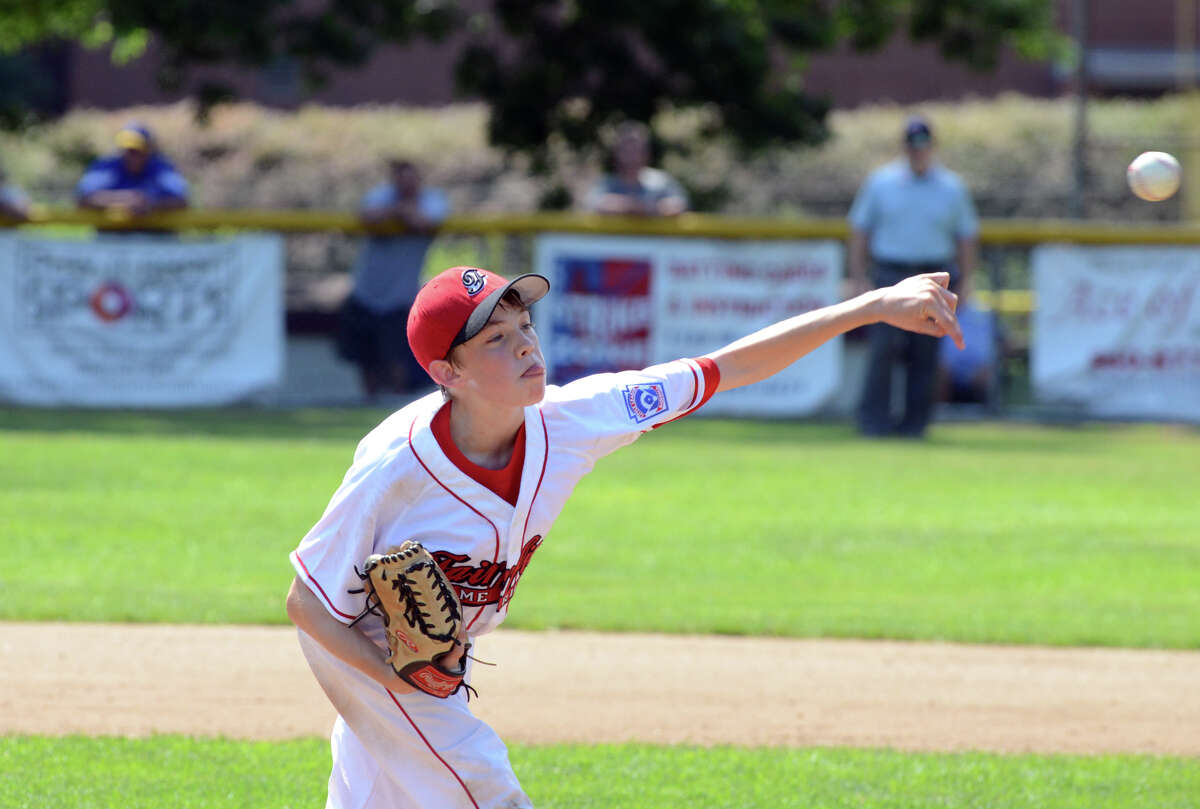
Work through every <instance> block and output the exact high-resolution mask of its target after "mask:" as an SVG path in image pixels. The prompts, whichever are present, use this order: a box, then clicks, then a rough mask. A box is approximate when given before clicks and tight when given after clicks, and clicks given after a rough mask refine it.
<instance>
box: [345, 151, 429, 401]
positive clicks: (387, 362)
mask: <svg viewBox="0 0 1200 809" xmlns="http://www.w3.org/2000/svg"><path fill="white" fill-rule="evenodd" d="M388 168H389V171H390V174H391V178H390V180H389V181H388V182H386V183H382V184H380V185H378V186H376V187H374V188H372V189H371V190H370V191H368V192H367V194H366V196H365V197H363V201H362V206H361V208H360V212H359V213H360V215H361V217H362V220H363V222H365V223H366V224H368V225H377V226H380V227H387V226H389V225H390V226H393V227H400V228H403V232H402V233H399V234H390V235H387V234H383V233H381V234H379V235H372V236H369V237H367V239H366V241H365V243H364V244H363V248H362V252H361V253H360V254H359V258H358V265H357V266H356V267H355V272H354V288H353V289H352V290H351V292H350V295H349V297H348V298H347V299H346V302H345V304H344V305H343V307H342V313H341V323H340V328H339V333H338V353H339V354H340V355H341V356H342V357H343V358H344V359H346V360H349V361H350V362H353V363H355V364H356V365H358V367H359V370H360V374H361V378H362V386H363V391H364V393H366V395H367V397H368V398H375V397H377V396H379V395H386V394H396V393H406V392H410V391H412V390H413V389H414V388H416V387H418V386H419V385H420V384H421V383H423V382H424V381H425V379H426V376H425V372H424V371H423V370H422V369H421V367H420V365H418V364H417V361H416V359H415V358H414V357H413V355H412V350H411V349H410V348H409V346H408V337H407V333H406V327H407V323H408V310H409V308H410V307H411V306H412V302H413V300H414V299H415V298H416V297H417V290H418V289H419V288H420V286H421V269H422V268H423V267H424V265H425V254H426V253H427V252H428V251H429V246H430V245H431V244H432V243H433V233H434V231H435V230H436V229H437V227H438V226H439V225H440V224H441V223H442V221H443V220H445V218H446V217H447V216H448V215H449V213H450V204H449V202H448V201H447V199H446V195H445V194H444V193H442V192H441V191H440V190H438V189H436V188H428V187H425V186H424V185H423V184H422V179H421V173H420V171H419V170H418V169H417V167H416V166H415V165H414V164H413V163H412V162H410V161H408V160H392V161H390V162H389V164H388Z"/></svg>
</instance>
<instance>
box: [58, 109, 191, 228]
mask: <svg viewBox="0 0 1200 809" xmlns="http://www.w3.org/2000/svg"><path fill="white" fill-rule="evenodd" d="M116 141H117V146H118V147H119V148H120V151H118V152H117V153H116V154H111V155H107V156H105V157H101V158H98V159H96V160H94V161H92V163H91V165H89V166H88V167H87V171H85V172H84V174H83V176H82V177H81V178H80V179H79V183H78V184H77V185H76V186H75V198H76V200H77V202H78V204H79V207H81V208H91V209H95V210H107V211H122V212H124V213H126V214H128V215H130V216H143V215H145V214H149V213H154V212H156V211H172V210H178V209H180V208H186V207H187V205H188V183H187V180H185V179H184V177H183V175H182V174H180V173H179V172H178V171H177V170H176V168H175V166H174V165H172V164H171V161H170V160H168V159H167V158H166V157H164V156H163V155H162V153H161V152H159V150H158V145H157V143H156V142H155V139H154V136H153V134H151V132H150V130H149V129H148V128H147V127H145V126H143V125H141V124H136V123H131V124H128V125H126V126H125V128H123V129H122V130H121V131H120V132H118V133H117V137H116Z"/></svg>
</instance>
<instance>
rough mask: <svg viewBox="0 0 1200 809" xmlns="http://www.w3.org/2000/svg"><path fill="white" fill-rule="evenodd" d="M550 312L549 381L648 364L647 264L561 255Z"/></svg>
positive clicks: (649, 305)
mask: <svg viewBox="0 0 1200 809" xmlns="http://www.w3.org/2000/svg"><path fill="white" fill-rule="evenodd" d="M556 264H557V266H556V274H555V285H556V286H557V288H558V289H559V290H561V292H560V293H559V295H558V298H557V300H556V302H555V308H554V310H553V311H551V312H550V317H551V321H550V329H551V331H552V332H553V334H552V339H553V341H554V345H555V347H556V355H555V361H554V366H553V376H554V381H555V382H558V383H562V382H570V381H571V380H573V379H578V378H579V377H581V376H587V375H588V374H598V373H605V372H608V371H625V370H629V369H631V368H645V367H646V366H647V365H649V364H650V362H651V361H650V322H651V320H652V318H653V312H652V307H651V302H650V262H649V261H646V260H643V259H630V258H598V257H594V256H586V257H582V256H569V255H568V256H561V257H559V259H558V261H557V262H556Z"/></svg>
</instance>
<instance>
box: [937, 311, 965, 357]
mask: <svg viewBox="0 0 1200 809" xmlns="http://www.w3.org/2000/svg"><path fill="white" fill-rule="evenodd" d="M937 304H940V305H937ZM937 304H935V305H934V306H932V307H930V311H929V319H930V320H932V321H933V322H934V323H936V324H937V325H938V327H939V328H940V329H941V330H942V333H943V334H948V335H950V339H952V340H953V341H954V345H956V346H958V348H959V350H960V351H961V350H962V349H963V348H965V347H966V342H965V341H964V340H963V334H962V329H961V328H960V327H959V325H958V318H956V317H955V316H954V312H953V310H951V309H950V308H949V307H948V306H946V305H945V303H944V302H942V301H938V302H937Z"/></svg>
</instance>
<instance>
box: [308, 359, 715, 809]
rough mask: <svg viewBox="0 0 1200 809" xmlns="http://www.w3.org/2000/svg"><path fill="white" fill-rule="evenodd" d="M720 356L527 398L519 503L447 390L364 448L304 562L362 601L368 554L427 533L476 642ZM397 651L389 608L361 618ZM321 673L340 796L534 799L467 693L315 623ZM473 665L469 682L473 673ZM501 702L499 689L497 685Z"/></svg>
mask: <svg viewBox="0 0 1200 809" xmlns="http://www.w3.org/2000/svg"><path fill="white" fill-rule="evenodd" d="M718 383H719V372H718V371H717V367H716V364H715V363H714V362H712V360H709V359H700V360H677V361H675V362H670V363H665V364H663V365H658V366H653V367H651V368H647V369H645V370H644V371H625V372H621V373H617V374H598V375H595V376H590V377H586V378H584V379H580V380H578V381H576V382H572V383H570V384H568V385H565V386H562V387H556V386H550V387H547V389H546V395H545V397H544V399H543V400H542V401H541V402H540V403H538V404H536V405H531V406H529V407H527V408H525V442H526V444H525V461H524V466H523V468H522V470H521V482H520V493H519V495H518V497H517V502H516V505H515V506H514V505H512V504H510V503H509V502H507V501H505V500H504V499H503V498H501V497H500V496H499V495H497V494H496V493H495V492H493V491H492V490H490V489H489V488H487V487H486V486H484V485H482V484H481V483H479V482H477V481H476V480H474V479H473V478H471V477H470V476H469V475H467V474H466V473H464V472H463V471H462V470H460V469H459V468H458V467H457V466H456V465H455V464H454V463H453V462H452V461H451V460H450V459H449V458H448V457H447V456H446V455H445V453H444V452H443V451H442V449H441V446H440V445H439V443H438V441H437V438H436V437H435V436H434V434H433V431H432V429H431V427H430V424H431V422H432V420H433V416H434V415H435V414H436V413H437V411H438V410H439V409H440V408H441V407H442V406H443V399H442V395H441V394H440V393H432V394H430V395H429V396H426V397H424V398H422V399H419V400H417V401H415V402H413V403H412V404H410V405H408V406H407V407H405V408H403V409H402V410H399V411H397V412H396V413H394V414H392V415H391V416H390V417H388V418H387V419H386V420H385V421H384V422H383V423H382V424H380V425H379V426H378V427H376V428H375V429H374V430H373V431H371V433H369V434H368V435H367V436H366V437H365V438H364V439H363V440H362V441H361V442H360V443H359V446H358V449H357V451H356V452H355V455H354V463H353V464H352V465H351V467H350V469H349V471H348V472H347V473H346V476H345V479H344V480H343V482H342V484H341V486H340V487H339V488H338V490H337V491H336V492H335V493H334V495H333V498H332V500H331V501H330V503H329V506H328V507H327V508H326V510H325V514H324V515H323V516H322V517H321V519H320V520H319V521H318V522H317V524H316V525H315V526H313V528H312V530H311V531H309V532H308V534H307V535H306V536H305V537H304V539H303V540H302V541H301V542H300V545H299V547H298V548H297V549H296V550H295V551H293V552H292V554H291V561H292V565H293V566H294V567H295V569H296V572H297V574H298V575H299V576H300V578H301V579H302V580H303V581H304V582H305V583H306V584H307V585H308V586H309V588H310V589H312V591H313V592H314V593H316V594H317V595H318V597H319V598H320V599H321V601H322V602H323V603H324V605H325V607H326V609H327V610H328V611H329V612H330V614H331V615H333V616H334V617H336V618H337V619H338V620H340V621H341V622H343V623H347V624H348V623H350V622H351V621H352V620H354V618H355V617H356V616H357V615H358V614H359V613H360V612H361V611H362V608H363V604H362V599H363V596H362V594H361V593H357V594H355V593H352V592H351V591H353V590H356V589H359V588H360V587H361V581H360V579H359V576H358V574H357V573H356V572H355V566H356V565H361V564H362V561H363V560H364V559H366V558H367V557H368V556H369V555H371V554H372V553H383V552H385V551H387V550H389V549H390V548H393V547H395V546H398V545H400V544H401V543H403V542H404V541H405V540H408V539H414V540H417V541H419V542H421V543H422V544H423V545H424V546H425V547H426V548H427V549H428V550H429V551H430V553H431V554H433V556H434V558H435V559H437V561H438V564H439V565H440V566H441V567H442V568H443V570H445V571H446V573H447V575H448V577H449V578H450V580H451V581H452V582H453V584H454V587H455V589H456V591H457V592H458V596H459V599H460V600H461V601H462V604H463V610H464V613H465V616H464V619H465V621H466V624H467V628H468V632H469V634H470V635H471V637H472V639H473V638H475V637H478V636H479V635H483V634H486V633H488V632H491V631H492V630H493V629H495V628H496V627H497V626H499V625H500V624H501V623H502V622H503V620H504V618H505V616H506V615H507V613H508V607H509V603H510V602H511V600H512V597H513V594H514V592H515V590H516V587H517V584H518V582H519V581H520V578H521V575H522V574H523V573H524V571H525V569H526V567H527V566H528V564H529V562H530V560H531V559H532V557H533V555H534V553H535V552H536V551H537V549H538V548H539V547H540V546H541V544H542V542H543V541H544V540H545V537H546V536H547V535H548V533H549V531H550V528H551V526H552V525H553V523H554V520H555V519H557V517H558V515H559V513H560V512H561V511H562V508H563V506H564V505H565V503H566V501H567V498H568V497H569V496H570V494H571V492H572V491H573V490H574V488H575V485H576V484H577V483H578V482H579V480H580V479H581V478H582V477H583V476H584V475H586V474H587V473H588V472H590V471H591V470H592V468H593V466H594V465H595V463H596V461H597V460H599V459H600V458H602V457H603V456H605V455H607V454H609V453H610V452H613V451H614V450H616V449H619V448H620V447H623V446H625V445H627V444H630V443H632V442H633V441H634V440H636V439H637V438H638V436H639V435H641V434H642V433H644V432H646V431H647V430H650V429H651V428H654V427H657V426H660V425H662V424H664V423H666V422H668V421H671V420H673V419H676V418H679V417H681V416H683V415H686V414H687V413H690V412H692V411H694V410H696V409H697V408H699V407H700V406H701V405H702V404H704V402H706V401H707V400H708V399H709V398H710V397H711V396H712V394H713V393H714V392H715V391H716V388H717V386H718ZM359 626H360V627H362V629H363V631H364V632H365V633H366V634H367V636H368V637H369V638H371V640H372V641H374V642H375V644H376V645H378V646H379V648H380V651H381V654H386V653H387V641H386V638H385V633H384V627H383V623H382V621H381V619H379V618H378V617H376V616H368V617H367V619H365V620H364V621H362V622H361V623H360V624H359ZM300 644H301V648H302V649H303V651H304V654H305V657H306V658H307V660H308V663H309V665H310V667H311V668H312V670H313V673H314V674H315V675H316V677H317V680H318V681H319V682H320V684H321V686H322V688H323V689H324V690H325V693H326V694H327V695H328V696H329V699H330V701H331V702H332V703H333V705H334V707H335V708H336V709H337V711H338V718H337V721H336V723H335V725H334V730H333V735H332V748H333V772H332V774H331V775H330V779H329V797H328V803H327V804H326V805H327V807H330V809H368V808H369V807H388V809H399V808H400V807H411V808H412V809H434V808H435V807H436V809H456V808H457V807H463V808H464V809H466V808H467V807H470V809H501V808H502V807H503V809H520V808H521V807H530V806H532V803H531V802H530V801H529V798H528V797H527V796H526V795H525V793H524V791H522V789H521V787H520V784H519V783H518V782H517V778H516V776H515V775H514V774H513V771H512V767H511V765H510V764H509V761H508V752H507V749H506V748H505V746H504V744H503V742H501V741H500V739H499V737H498V736H497V735H496V734H495V732H494V731H493V730H492V729H491V728H490V727H488V726H487V725H486V724H484V723H483V722H482V721H480V720H479V719H478V718H476V717H475V716H474V715H473V714H472V713H471V710H470V708H469V707H468V705H467V701H466V698H465V695H464V694H463V693H459V694H457V695H455V696H452V697H450V698H448V699H438V698H436V697H432V696H429V695H428V694H423V693H412V694H395V693H392V692H391V691H388V690H386V689H384V688H382V687H381V686H380V685H379V684H378V683H376V682H375V681H374V680H372V679H370V678H369V677H367V676H365V675H364V674H362V673H360V672H359V671H357V670H355V669H354V668H352V667H350V666H349V665H347V664H345V663H343V662H342V661H340V660H338V659H337V658H336V657H334V656H333V655H332V654H330V653H329V652H328V651H327V650H325V649H324V648H323V647H322V646H321V645H320V644H318V643H317V642H316V641H314V640H313V639H312V638H310V637H308V636H307V635H306V634H305V633H304V632H303V631H301V632H300ZM470 676H471V672H470V664H468V672H467V680H468V681H469V680H470ZM481 698H482V699H486V698H487V695H486V694H485V695H482V696H481Z"/></svg>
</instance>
